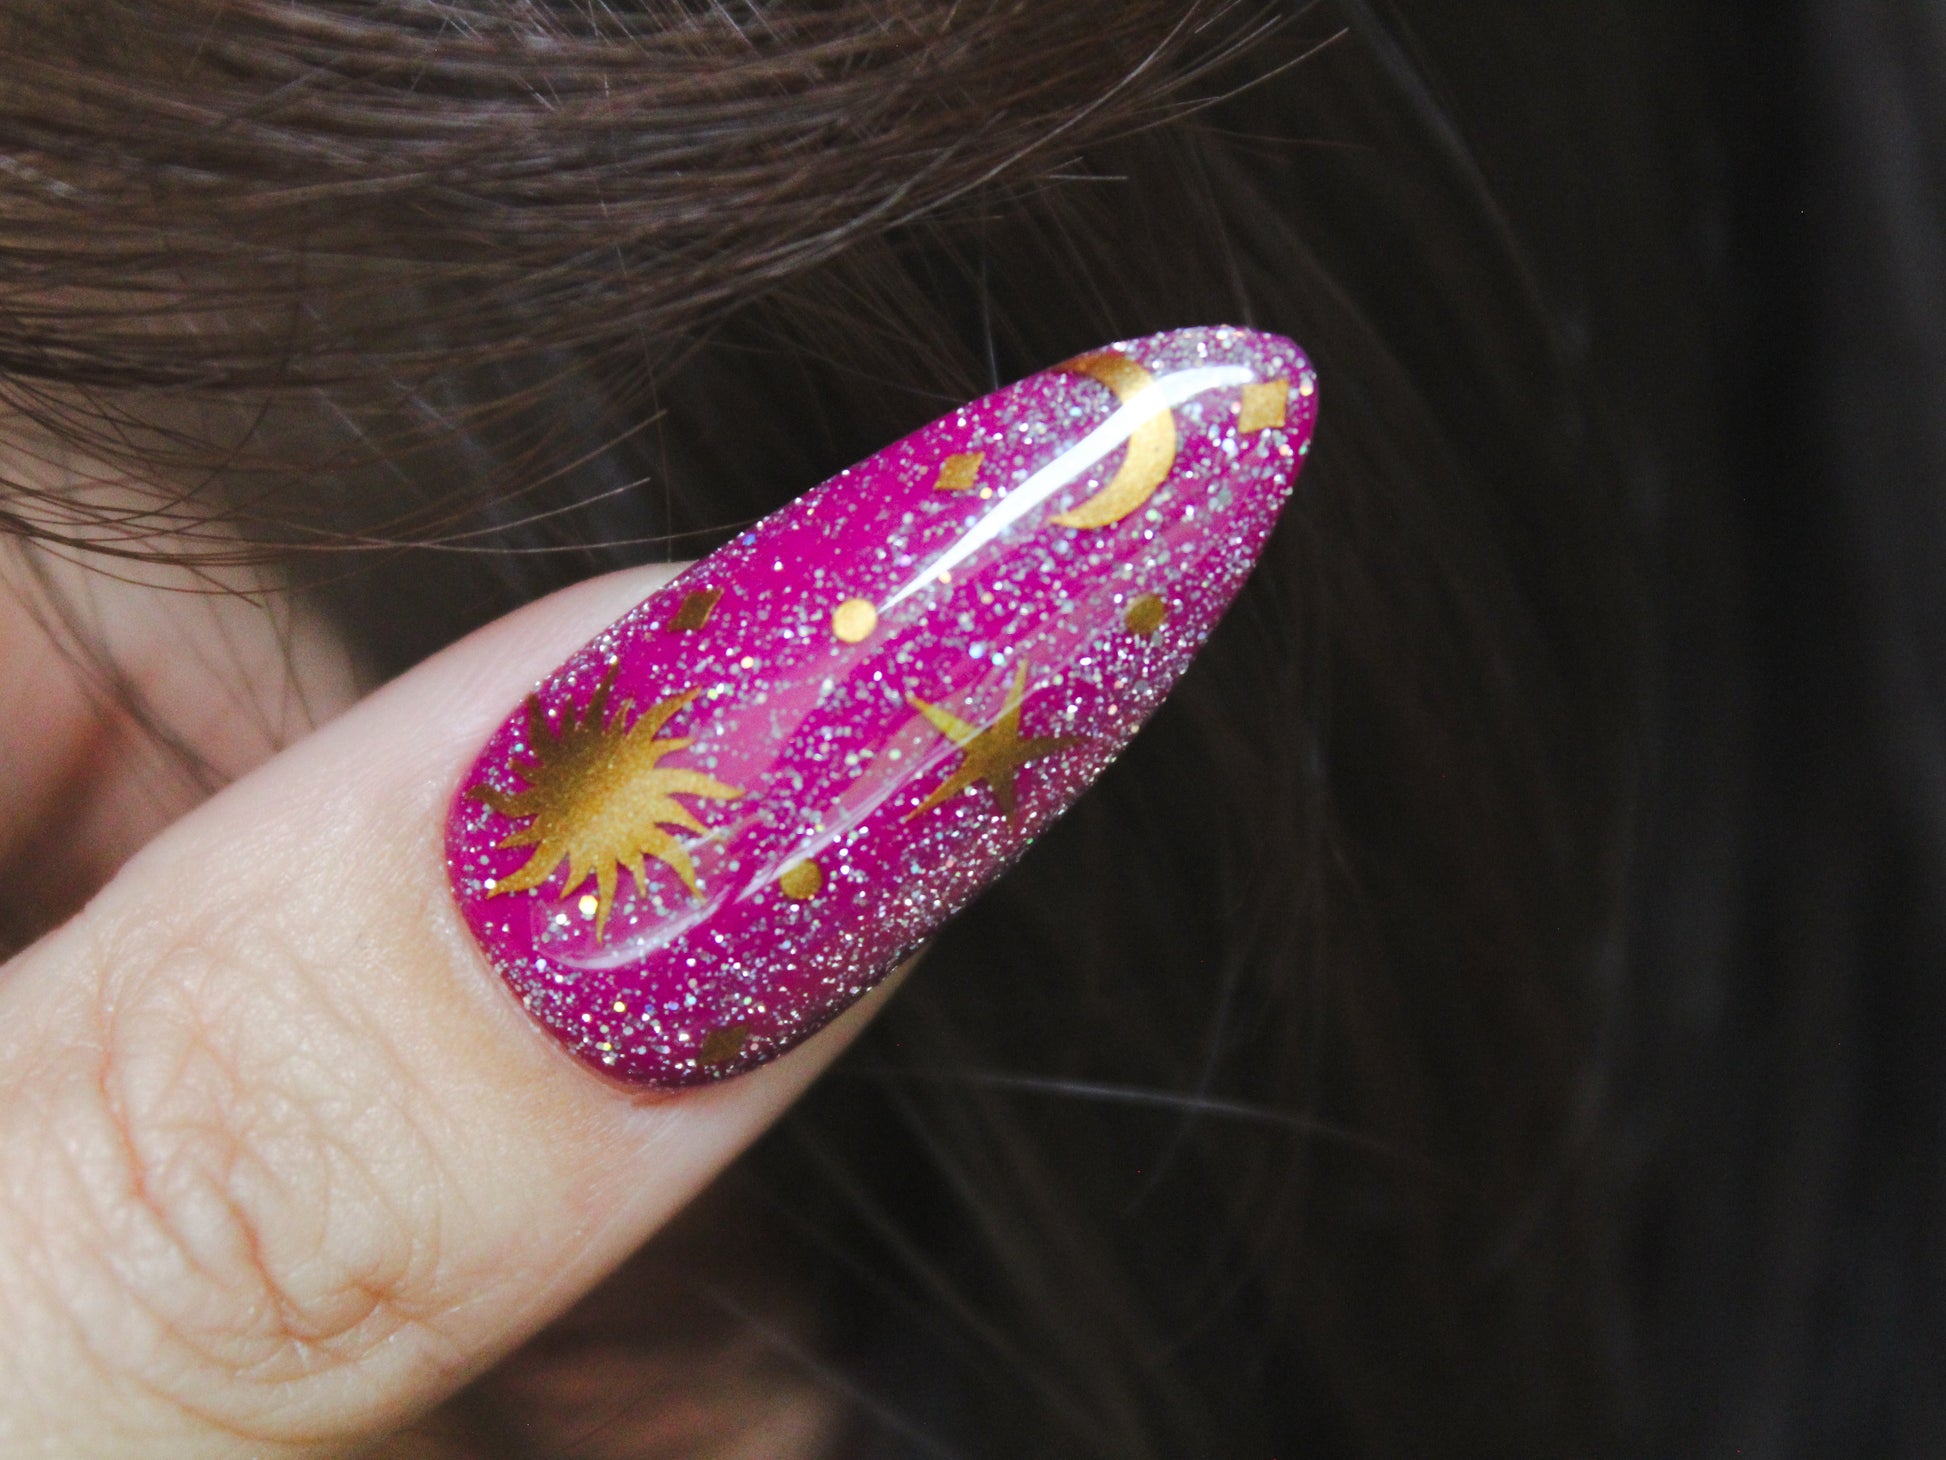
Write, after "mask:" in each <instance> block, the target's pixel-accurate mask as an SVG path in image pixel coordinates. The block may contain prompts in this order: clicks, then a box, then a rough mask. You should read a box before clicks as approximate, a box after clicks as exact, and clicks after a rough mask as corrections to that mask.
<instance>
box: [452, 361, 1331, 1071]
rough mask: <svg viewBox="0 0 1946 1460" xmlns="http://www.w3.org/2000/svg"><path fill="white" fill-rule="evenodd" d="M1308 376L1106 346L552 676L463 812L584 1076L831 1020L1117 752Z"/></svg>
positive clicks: (522, 957)
mask: <svg viewBox="0 0 1946 1460" xmlns="http://www.w3.org/2000/svg"><path fill="white" fill-rule="evenodd" d="M1316 414H1317V383H1316V376H1315V374H1314V372H1313V371H1312V368H1311V366H1310V363H1309V362H1308V361H1307V360H1306V359H1305V357H1304V355H1303V353H1302V352H1301V351H1299V350H1298V349H1297V347H1296V346H1294V345H1292V344H1291V343H1290V342H1289V341H1288V340H1284V339H1280V338H1278V337H1276V336H1273V335H1266V334H1261V333H1258V332H1255V331H1251V330H1243V329H1230V328H1210V329H1188V330H1176V331H1173V332H1170V333H1168V334H1161V335H1152V336H1150V337H1148V338H1146V339H1140V340H1131V341H1127V342H1125V343H1122V344H1119V345H1114V346H1111V347H1110V348H1107V349H1104V350H1098V351H1095V352H1093V353H1091V354H1088V355H1083V356H1081V357H1079V358H1077V359H1074V360H1070V361H1068V362H1067V363H1066V364H1064V365H1059V366H1056V367H1055V368H1054V369H1052V370H1049V371H1046V372H1044V373H1043V374H1040V375H1036V376H1033V377H1031V378H1029V379H1027V380H1024V381H1021V382H1019V383H1018V384H1015V385H1012V386H1009V387H1008V388H1007V389H1005V390H1002V391H999V392H997V393H996V394H994V395H991V396H988V397H987V398H986V399H984V400H981V401H977V402H975V403H974V404H972V405H969V406H966V407H964V408H962V409H960V410H957V411H954V412H953V413H952V414H951V415H948V416H946V417H944V418H942V419H941V420H938V421H935V422H934V423H933V424H932V425H930V426H927V427H926V428H925V429H923V430H921V431H919V432H917V433H915V434H914V435H912V436H909V437H907V438H906V439H905V440H903V441H900V442H898V443H897V444H896V445H894V446H891V447H888V448H887V449H886V450H884V451H882V452H880V453H879V454H878V455H877V456H875V457H873V458H871V459H870V460H869V461H866V462H864V463H862V464H861V465H858V466H855V467H852V468H851V469H850V470H848V471H845V472H841V473H840V474H839V475H838V476H836V477H834V478H833V479H832V480H831V481H828V482H826V483H825V484H824V485H822V486H820V487H818V488H816V489H815V490H813V491H810V492H807V493H806V494H805V495H804V496H802V497H800V498H798V499H797V500H796V501H795V502H793V503H791V504H790V505H789V506H787V507H785V508H784V509H783V510H781V511H779V512H777V513H776V514H775V515H773V516H771V517H770V518H768V519H766V520H765V521H764V522H763V523H761V524H759V525H758V526H757V527H756V528H754V529H753V530H751V531H750V532H747V533H745V534H744V535H743V536H741V537H739V538H737V539H736V540H735V541H734V542H732V543H730V544H729V545H728V546H726V547H724V548H722V549H721V550H719V551H718V552H716V553H714V554H712V555H711V556H710V557H708V558H706V559H704V560H703V561H702V562H700V563H697V564H696V565H695V566H694V567H692V568H690V569H689V570H688V571H687V572H686V573H684V574H683V575H682V576H681V577H680V578H678V579H677V580H676V581H675V582H674V583H672V584H670V586H669V587H668V588H666V589H664V590H663V591H662V592H660V593H657V594H656V595H654V596H653V597H651V598H649V599H648V600H646V601H645V602H643V603H642V604H641V605H639V606H638V607H637V608H635V609H634V610H633V611H632V612H630V613H629V614H628V615H626V616H625V617H623V618H622V619H621V620H619V621H618V622H616V623H615V624H613V625H612V626H610V627H609V628H608V629H607V630H606V631H604V632H603V633H602V634H601V635H600V636H599V637H598V638H596V639H595V640H594V641H593V642H592V643H590V644H589V645H587V647H585V648H584V649H582V650H581V651H580V652H579V653H577V654H576V655H575V656H574V657H573V658H572V659H570V660H569V661H568V662H567V664H565V665H564V666H563V667H562V668H561V669H560V670H559V671H558V672H556V673H555V674H553V675H552V676H550V677H549V678H548V679H547V680H545V681H544V682H543V683H541V684H540V685H539V686H537V687H536V689H535V691H534V693H533V695H532V696H531V697H530V698H529V699H528V701H527V703H526V705H525V706H524V707H522V708H521V709H520V710H519V711H518V712H517V713H516V714H514V715H513V716H512V717H511V718H510V719H509V720H508V721H507V722H506V724H505V725H503V726H502V727H501V729H500V731H499V732H498V733H497V734H496V735H495V736H494V737H493V739H492V740H491V741H490V742H489V743H488V745H487V747H486V749H485V751H484V752H483V753H482V754H481V756H480V758H479V760H478V761H477V762H476V763H475V764H474V766H473V768H472V769H471V771H469V772H468V774H467V777H466V780H465V783H464V785H463V786H462V787H461V789H460V791H459V793H458V795H457V796H456V798H455V800H454V802H453V808H452V814H451V817H450V820H449V823H448V828H447V842H446V848H447V863H448V868H449V870H450V873H451V876H452V883H453V889H454V894H455V896H456V897H457V899H458V902H459V907H460V910H461V912H462V913H463V915H464V916H465V919H466V922H467V924H468V926H469V927H470V928H471V929H472V932H473V935H474V937H475V938H477V939H478V940H479V943H480V946H481V947H482V948H483V949H484V950H485V951H486V954H487V956H488V958H489V959H491V960H492V962H493V964H494V966H495V967H496V968H497V969H498V970H499V972H500V974H501V976H502V977H503V978H505V979H506V981H507V983H508V985H509V986H510V987H511V988H512V989H513V991H514V993H515V995H516V996H517V997H519V999H520V1000H521V1001H522V1003H523V1004H525V1005H526V1007H527V1009H528V1010H529V1011H530V1012H531V1013H532V1014H533V1016H534V1017H535V1018H536V1019H538V1020H539V1021H540V1022H541V1024H542V1025H544V1026H545V1027H546V1028H547V1029H549V1030H551V1031H552V1032H553V1033H554V1034H555V1035H556V1036H558V1037H559V1038H560V1039H561V1040H562V1041H563V1042H564V1043H565V1044H566V1045H567V1046H568V1047H569V1048H570V1049H571V1050H573V1051H574V1053H575V1054H577V1055H579V1056H580V1057H581V1058H582V1059H584V1060H586V1061H587V1062H588V1063H589V1064H590V1065H592V1066H594V1067H595V1068H597V1069H599V1070H602V1071H605V1072H607V1073H609V1074H611V1075H613V1076H616V1077H618V1078H620V1079H623V1080H627V1081H630V1082H633V1083H636V1084H640V1085H646V1086H662V1087H675V1086H685V1085H697V1084H704V1083H707V1082H709V1081H712V1080H718V1079H722V1078H724V1077H725V1076H729V1075H734V1074H737V1073H739V1072H741V1071H743V1070H747V1069H749V1068H751V1067H752V1066H754V1065H758V1064H761V1063H763V1062H764V1061H766V1060H769V1059H773V1058H775V1057H776V1056H777V1055H779V1054H781V1053H783V1052H784V1051H785V1050H787V1049H789V1048H790V1047H791V1046H793V1045H795V1044H797V1043H798V1042H799V1041H801V1040H803V1039H804V1038H805V1037H807V1036H808V1035H810V1034H811V1033H813V1032H814V1031H816V1030H817V1029H819V1028H820V1027H822V1026H823V1025H824V1024H826V1023H827V1022H829V1021H830V1020H831V1019H832V1018H833V1017H834V1016H835V1015H837V1014H838V1013H839V1012H840V1011H841V1010H843V1009H844V1008H845V1007H846V1006H847V1005H848V1004H850V1003H851V1002H852V1001H853V1000H855V999H857V998H858V997H859V996H860V995H861V994H863V993H864V992H865V991H866V990H867V989H869V988H871V987H872V985H873V984H875V983H877V982H878V981H879V980H880V979H882V978H883V977H884V976H885V975H886V974H887V973H889V972H890V971H891V970H892V969H893V968H894V967H896V966H897V964H898V963H899V962H900V960H901V959H902V958H904V957H905V956H906V955H907V954H908V953H910V952H911V951H912V950H913V949H914V948H915V947H917V946H918V944H919V943H920V942H921V941H922V940H924V939H925V938H927V937H928V936H930V935H931V934H932V933H933V932H934V931H935V930H936V929H937V928H938V927H939V925H940V924H941V923H942V922H944V921H945V920H946V919H948V918H950V917H951V916H952V915H953V914H954V913H955V912H957V911H958V910H959V909H960V908H961V907H963V906H964V905H965V904H966V903H967V902H968V901H969V900H970V899H971V898H972V897H973V896H974V895H975V894H976V893H978V892H979V891H980V889H981V888H982V887H984V886H985V885H986V884H987V883H988V882H990V881H992V880H993V878H994V877H996V876H997V875H999V873H1000V872H1001V871H1003V870H1004V869H1005V868H1006V867H1007V866H1008V864H1009V863H1011V862H1012V861H1013V860H1014V859H1015V858H1016V857H1018V856H1019V855H1020V854H1021V852H1022V851H1023V850H1024V849H1025V848H1026V847H1027V845H1028V843H1030V842H1031V841H1032V840H1033V839H1034V838H1035V837H1036V836H1038V835H1039V834H1040V833H1041V832H1042V831H1043V830H1045V829H1046V827H1047V826H1048V824H1049V823H1050V822H1052V821H1053V820H1054V818H1055V817H1057V816H1059V815H1060V814H1061V812H1062V811H1064V810H1065V809H1066V808H1067V807H1068V806H1069V805H1070V804H1072V803H1073V801H1074V800H1075V798H1076V797H1077V796H1079V795H1080V794H1081V792H1082V791H1083V790H1084V789H1086V787H1087V786H1088V784H1089V783H1090V782H1091V781H1093V780H1094V778H1095V777H1096V776H1098V775H1099V774H1100V773H1101V772H1102V770H1103V769H1104V768H1105V767H1106V766H1107V765H1108V763H1109V762H1110V761H1111V760H1113V759H1114V757H1115V755H1116V753H1117V752H1118V751H1119V750H1120V749H1121V748H1122V747H1123V746H1124V745H1125V744H1127V742H1128V740H1129V737H1130V736H1132V735H1133V734H1134V733H1135V731H1136V730H1137V728H1138V727H1139V726H1140V725H1141V724H1142V722H1143V720H1145V719H1146V718H1147V717H1148V715H1149V713H1150V712H1151V711H1153V710H1154V709H1155V707H1156V706H1157V705H1158V704H1160V703H1161V701H1162V698H1163V696H1164V695H1166V694H1167V693H1168V691H1169V687H1170V686H1171V685H1172V684H1173V683H1174V682H1175V680H1176V678H1177V677H1178V676H1179V675H1180V674H1181V673H1182V671H1183V669H1184V667H1185V666H1186V665H1187V664H1188V663H1189V660H1190V657H1191V656H1192V655H1194V654H1195V652H1196V650H1197V649H1198V648H1199V647H1200V646H1201V645H1202V643H1203V641H1204V639H1205V638H1207V637H1208V635H1209V633H1210V630H1211V629H1213V628H1214V627H1215V625H1216V621H1217V619H1218V618H1219V617H1221V616H1222V613H1223V611H1224V609H1225V608H1226V607H1227V606H1228V605H1229V603H1230V600H1231V599H1232V597H1234V596H1235V594H1236V591H1237V589H1238V588H1239V587H1240V586H1241V584H1242V582H1243V580H1244V578H1245V577H1246V576H1247V575H1248V574H1249V571H1250V568H1251V565H1252V564H1253V563H1254V562H1255V561H1256V558H1257V555H1258V553H1259V552H1260V551H1261V550H1262V547H1263V544H1264V540H1265V538H1266V537H1267V536H1268V535H1269V533H1270V530H1271V527H1272V525H1273V524H1274V522H1275V521H1276V518H1277V513H1278V510H1279V508H1280V507H1281V506H1282V505H1283V502H1284V500H1285V498H1286V497H1287V496H1288V495H1289V492H1290V489H1291V485H1292V483H1293V482H1294V481H1295V479H1296V477H1297V473H1298V469H1299V467H1300V466H1301V465H1302V462H1303V458H1304V456H1305V454H1306V452H1307V450H1308V449H1309V443H1310V437H1311V431H1312V426H1313V424H1314V422H1315V420H1316Z"/></svg>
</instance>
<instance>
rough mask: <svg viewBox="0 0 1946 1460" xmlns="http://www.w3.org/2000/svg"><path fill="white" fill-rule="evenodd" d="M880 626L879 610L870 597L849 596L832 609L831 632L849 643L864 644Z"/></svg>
mask: <svg viewBox="0 0 1946 1460" xmlns="http://www.w3.org/2000/svg"><path fill="white" fill-rule="evenodd" d="M877 627H878V610H877V609H875V608H873V607H872V601H871V600H870V599H869V598H847V599H846V600H845V601H844V602H843V603H841V604H839V605H838V606H837V607H836V608H834V609H833V610H832V611H831V632H832V633H834V634H836V635H837V636H838V637H839V638H841V639H843V640H844V641H845V642H846V643H847V644H862V643H864V642H865V640H867V639H869V638H870V637H871V636H872V630H873V629H875V628H877Z"/></svg>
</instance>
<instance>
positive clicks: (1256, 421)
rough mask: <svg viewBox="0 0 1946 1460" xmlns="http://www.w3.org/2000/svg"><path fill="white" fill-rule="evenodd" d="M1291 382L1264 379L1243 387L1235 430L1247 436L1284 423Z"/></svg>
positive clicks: (1288, 407)
mask: <svg viewBox="0 0 1946 1460" xmlns="http://www.w3.org/2000/svg"><path fill="white" fill-rule="evenodd" d="M1290 403H1291V383H1290V382H1289V381H1288V380H1266V381H1263V382H1261V383H1260V384H1257V385H1246V386H1244V387H1243V408H1242V409H1241V410H1240V411H1239V412H1238V413H1237V431H1238V433H1239V434H1241V435H1244V436H1248V435H1250V434H1251V433H1252V432H1254V431H1268V430H1270V429H1271V428H1272V427H1275V426H1281V425H1283V424H1284V421H1285V419H1286V418H1287V416H1288V414H1289V411H1290Z"/></svg>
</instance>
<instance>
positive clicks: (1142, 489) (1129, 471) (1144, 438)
mask: <svg viewBox="0 0 1946 1460" xmlns="http://www.w3.org/2000/svg"><path fill="white" fill-rule="evenodd" d="M1056 368H1057V369H1060V370H1065V371H1068V372H1070V373H1072V374H1075V375H1085V376H1087V377H1088V378H1089V379H1091V380H1098V381H1100V382H1101V383H1102V384H1103V385H1105V386H1107V387H1108V388H1109V389H1110V390H1112V391H1114V392H1115V399H1116V400H1118V401H1121V402H1122V403H1123V404H1127V403H1128V402H1129V401H1131V400H1133V399H1135V397H1136V396H1137V395H1139V394H1140V393H1141V392H1142V391H1143V390H1144V389H1146V388H1147V387H1149V386H1151V385H1154V384H1155V377H1154V376H1153V375H1151V374H1149V372H1148V371H1146V370H1144V369H1143V368H1142V367H1141V366H1140V365H1137V364H1136V363H1135V362H1134V361H1133V360H1131V359H1129V357H1128V356H1126V355H1124V354H1123V353H1122V352H1121V351H1120V350H1097V351H1096V352H1095V353H1094V354H1092V355H1078V356H1076V357H1075V358H1074V359H1072V360H1070V361H1068V362H1067V364H1065V365H1060V366H1057V367H1056ZM1175 464H1176V413H1175V412H1174V411H1172V410H1170V409H1169V408H1168V407H1167V406H1159V407H1158V408H1157V409H1156V412H1155V414H1154V415H1152V416H1150V417H1149V418H1148V419H1147V420H1146V421H1144V422H1142V424H1141V425H1139V426H1137V427H1136V428H1135V429H1134V430H1133V431H1132V432H1130V433H1129V438H1128V450H1127V451H1126V452H1125V453H1124V454H1123V456H1122V464H1121V466H1120V468H1119V469H1117V471H1116V472H1115V475H1114V477H1113V478H1112V479H1111V480H1110V481H1109V483H1108V485H1107V486H1105V487H1103V488H1102V489H1101V490H1100V491H1099V492H1096V493H1095V494H1094V496H1092V497H1090V498H1089V499H1088V500H1087V501H1085V502H1083V503H1081V504H1080V505H1079V506H1076V507H1071V508H1069V509H1068V510H1067V511H1066V512H1062V513H1060V514H1059V515H1057V516H1056V517H1055V518H1054V519H1053V520H1054V521H1055V522H1056V523H1058V524H1059V525H1060V526H1062V527H1107V526H1108V525H1109V524H1110V523H1114V522H1120V521H1121V520H1122V519H1123V518H1124V517H1126V516H1128V514H1129V513H1131V512H1133V511H1134V510H1135V509H1136V508H1137V507H1140V506H1141V505H1142V504H1143V503H1144V502H1146V501H1148V500H1149V498H1151V497H1153V496H1154V495H1155V489H1156V488H1157V487H1159V486H1161V485H1162V483H1163V480H1164V478H1166V477H1167V476H1168V475H1169V472H1170V470H1171V468H1173V467H1174V466H1175Z"/></svg>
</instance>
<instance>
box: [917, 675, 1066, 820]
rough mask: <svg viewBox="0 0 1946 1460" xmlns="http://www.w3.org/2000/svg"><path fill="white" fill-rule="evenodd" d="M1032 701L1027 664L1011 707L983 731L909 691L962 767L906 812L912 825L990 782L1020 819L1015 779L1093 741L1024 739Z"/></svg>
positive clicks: (1010, 695) (1012, 693) (1010, 694)
mask: <svg viewBox="0 0 1946 1460" xmlns="http://www.w3.org/2000/svg"><path fill="white" fill-rule="evenodd" d="M1026 698H1027V661H1026V660H1025V659H1022V660H1021V661H1020V668H1019V669H1017V670H1015V671H1014V683H1013V688H1012V689H1011V690H1009V691H1008V692H1007V702H1006V703H1005V704H1004V705H1002V706H1001V707H1000V716H999V718H998V719H996V720H995V721H994V722H993V723H992V724H990V725H988V726H986V727H985V728H984V729H982V728H981V727H980V726H978V725H969V724H967V723H966V721H964V720H962V719H960V717H959V716H957V715H955V714H953V713H952V712H951V711H948V710H942V709H941V708H940V707H939V706H938V705H929V704H927V703H926V702H925V701H924V700H922V699H920V698H919V696H917V695H915V694H912V693H910V692H908V693H907V694H906V700H907V702H908V703H910V704H911V706H912V708H913V709H915V710H917V711H918V712H919V713H920V714H922V715H924V716H925V717H926V718H927V719H928V720H930V721H931V722H932V725H933V728H934V729H936V730H937V731H938V732H939V733H940V734H941V735H944V736H945V737H946V738H947V739H948V740H950V741H952V742H953V744H955V745H957V746H958V747H959V748H960V754H961V760H960V763H959V768H958V769H957V770H955V771H954V772H953V773H952V775H950V776H948V777H947V778H946V783H945V784H944V785H942V786H941V787H940V788H939V789H938V790H936V791H934V792H933V793H932V794H931V795H930V796H928V797H926V799H925V800H924V801H922V802H920V803H919V805H917V806H916V807H914V808H913V809H912V810H911V811H908V812H907V813H906V820H908V821H910V820H911V819H912V818H913V817H915V816H923V815H924V814H925V813H926V812H928V811H930V810H932V809H933V807H935V806H938V805H940V804H941V803H942V802H945V801H949V800H951V799H952V798H953V797H955V796H957V795H958V794H959V793H960V792H961V791H964V790H965V789H966V788H967V787H968V786H970V785H972V784H973V783H974V782H975V781H985V782H986V785H987V789H988V790H989V791H991V792H993V799H994V800H995V801H996V802H998V803H999V805H1000V809H1001V810H1002V811H1004V812H1005V813H1006V814H1007V816H1008V817H1010V818H1011V817H1012V816H1013V814H1014V809H1015V806H1016V805H1017V800H1016V797H1015V795H1014V777H1015V775H1016V774H1017V773H1018V772H1019V770H1020V768H1021V767H1022V766H1024V765H1026V764H1027V763H1028V762H1029V761H1033V760H1039V759H1041V758H1042V757H1043V756H1049V755H1055V754H1058V753H1059V752H1061V751H1063V750H1068V749H1070V748H1072V747H1073V746H1076V745H1082V744H1085V743H1086V742H1087V739H1088V737H1087V736H1085V735H1034V736H1029V737H1028V738H1027V739H1025V740H1022V739H1021V738H1020V705H1021V701H1022V700H1024V699H1026Z"/></svg>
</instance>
